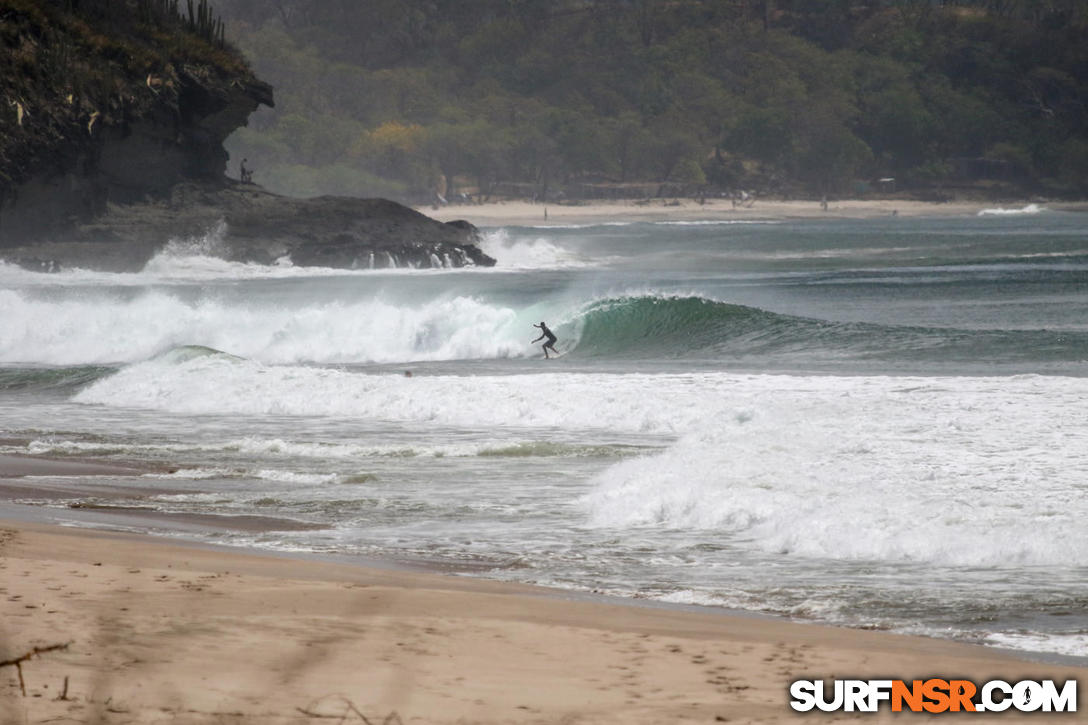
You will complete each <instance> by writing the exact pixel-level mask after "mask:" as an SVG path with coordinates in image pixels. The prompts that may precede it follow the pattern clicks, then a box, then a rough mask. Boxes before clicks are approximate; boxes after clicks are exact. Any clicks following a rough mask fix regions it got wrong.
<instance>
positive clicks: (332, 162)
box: [216, 0, 1088, 200]
mask: <svg viewBox="0 0 1088 725" xmlns="http://www.w3.org/2000/svg"><path fill="white" fill-rule="evenodd" d="M1086 5H1088V3H1085V2H1083V0H1037V1H1035V2H1017V1H1016V0H1004V1H999V0H989V1H975V2H968V1H962V2H955V3H953V2H944V3H936V2H932V1H930V0H915V1H910V0H900V1H899V2H876V1H873V2H847V1H844V0H795V1H793V2H788V1H786V0H779V1H778V2H771V1H770V0H764V1H763V2H746V1H742V0H472V1H469V0H370V1H368V2H356V1H355V0H279V1H278V2H274V3H273V2H266V1H265V0H219V2H217V5H216V8H217V10H219V11H221V12H222V13H223V14H224V17H226V18H227V20H228V35H230V36H232V37H233V38H235V39H236V42H237V43H238V44H239V46H240V47H241V49H242V50H243V51H244V52H245V53H246V55H247V56H248V57H249V58H250V60H251V61H252V62H253V64H254V66H255V69H256V71H257V73H258V75H260V76H261V77H262V78H264V79H265V80H267V81H269V82H271V83H272V84H273V86H275V88H276V93H277V101H278V104H277V108H276V109H275V110H268V111H262V112H261V113H260V114H258V115H257V116H256V117H254V119H253V120H252V122H251V125H250V127H249V128H248V129H243V130H241V131H239V132H238V133H236V134H235V136H233V137H232V138H231V140H230V142H229V146H230V147H231V151H232V154H233V155H234V156H235V158H237V159H240V158H241V157H242V156H245V157H248V158H249V160H250V161H249V165H250V166H251V167H255V168H256V170H257V176H256V180H257V181H258V182H260V183H264V184H266V185H268V186H270V187H271V188H273V189H276V190H280V191H283V192H286V193H293V194H300V195H311V194H318V193H349V194H359V195H374V194H382V195H388V196H394V197H400V198H414V199H416V200H420V199H425V198H428V196H429V195H430V194H432V193H433V192H434V191H442V192H446V193H451V192H453V191H455V190H456V191H460V190H470V191H475V192H478V193H480V194H481V195H483V196H487V195H489V194H493V193H496V192H506V193H520V194H522V195H524V196H530V195H534V194H535V195H538V196H539V195H554V194H555V193H557V192H558V191H559V189H561V188H563V189H565V190H566V193H568V194H571V193H605V192H602V186H601V185H602V184H603V185H604V188H607V189H608V190H609V192H610V193H622V192H617V189H625V188H626V189H627V190H628V191H631V193H635V192H636V191H638V192H639V193H641V192H642V191H643V189H644V188H645V187H644V186H643V187H631V186H627V187H625V186H624V185H632V184H634V183H635V182H653V183H654V184H659V183H663V182H664V183H668V184H671V185H673V186H674V187H686V188H688V189H694V188H697V187H700V186H703V185H706V186H711V187H717V188H720V189H729V188H749V189H759V190H760V191H763V192H777V193H785V194H809V195H819V194H823V193H829V194H830V193H853V192H857V191H860V190H862V189H863V188H864V185H863V183H862V182H871V181H872V180H873V179H878V178H881V177H894V178H895V179H896V185H897V187H898V188H899V189H900V190H903V189H912V190H915V192H916V193H928V194H937V193H940V194H945V193H951V192H955V191H959V192H962V191H963V190H964V189H965V188H970V189H972V190H974V191H975V192H977V193H978V192H981V193H991V194H1001V193H1024V192H1038V193H1046V194H1054V195H1069V196H1071V195H1083V194H1085V193H1086V192H1088V110H1086V103H1088V87H1086V81H1088V9H1086V7H1085V6H1086ZM590 184H597V185H596V186H590ZM451 187H454V188H451Z"/></svg>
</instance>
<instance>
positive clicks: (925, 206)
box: [418, 199, 1088, 227]
mask: <svg viewBox="0 0 1088 725" xmlns="http://www.w3.org/2000/svg"><path fill="white" fill-rule="evenodd" d="M670 203H671V204H672V205H669V204H670ZM1029 203H1030V202H1027V201H1024V202H1014V203H998V202H948V203H933V202H923V201H906V200H894V199H874V200H843V201H830V202H829V203H828V209H827V211H823V210H821V209H820V202H819V201H774V200H762V199H757V200H756V202H755V203H754V204H753V205H752V206H751V207H740V206H738V207H737V208H733V204H732V202H730V201H729V200H727V199H708V200H707V202H706V203H705V204H699V203H697V202H696V201H693V200H691V199H684V200H679V201H678V203H677V202H672V201H670V200H663V199H654V200H651V201H648V202H638V201H615V202H590V203H586V204H569V205H568V204H564V205H557V204H532V203H529V202H527V201H505V202H495V203H488V204H482V205H472V204H451V205H448V206H444V207H440V208H435V207H419V208H418V210H419V211H421V212H423V213H424V214H426V215H428V216H430V217H433V218H435V219H438V220H439V221H451V220H453V219H467V220H468V221H470V222H472V223H473V224H475V225H476V226H481V227H489V226H504V225H560V224H594V223H602V222H617V221H643V222H651V221H668V220H685V221H725V220H757V219H758V220H764V219H770V220H781V219H802V218H813V219H814V218H840V219H843V218H851V219H868V218H876V217H890V216H892V215H893V214H894V215H896V216H902V217H926V216H975V215H977V214H978V212H980V211H982V210H983V209H998V208H1002V209H1022V208H1024V207H1025V206H1027V205H1028V204H1029ZM1039 206H1040V207H1043V208H1048V209H1063V210H1069V211H1085V210H1088V205H1086V204H1085V203H1083V202H1077V203H1056V204H1045V203H1040V204H1039ZM545 210H547V218H545Z"/></svg>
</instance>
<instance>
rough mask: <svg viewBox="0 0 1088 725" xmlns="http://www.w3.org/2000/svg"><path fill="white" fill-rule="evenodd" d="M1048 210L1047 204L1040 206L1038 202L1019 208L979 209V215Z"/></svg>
mask: <svg viewBox="0 0 1088 725" xmlns="http://www.w3.org/2000/svg"><path fill="white" fill-rule="evenodd" d="M1044 211H1046V207H1045V206H1039V205H1038V204H1028V205H1027V206H1024V207H1021V208H1019V209H1005V208H1004V207H997V208H995V209H982V210H981V211H979V213H978V216H1020V215H1031V214H1038V213H1040V212H1044Z"/></svg>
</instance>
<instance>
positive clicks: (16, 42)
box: [0, 0, 494, 271]
mask: <svg viewBox="0 0 1088 725" xmlns="http://www.w3.org/2000/svg"><path fill="white" fill-rule="evenodd" d="M130 6H133V3H128V4H126V3H110V2H106V0H83V1H82V2H81V3H70V2H61V1H60V0H42V2H27V0H0V26H2V27H0V30H2V31H3V32H2V35H3V38H2V39H3V45H0V96H4V97H5V98H6V99H7V102H5V103H3V104H0V258H3V259H5V260H7V261H9V262H14V263H16V264H20V265H22V266H25V267H28V268H32V269H40V270H45V271H55V270H59V269H63V268H65V267H84V268H94V269H104V270H110V271H130V270H138V269H140V268H141V267H142V266H143V265H144V264H145V263H146V262H147V261H148V260H149V259H150V258H151V257H152V256H154V254H155V253H156V252H157V251H158V250H159V249H161V248H162V247H163V246H164V245H165V244H167V243H168V242H169V241H171V240H174V239H184V238H192V237H203V236H205V235H208V234H209V232H212V231H213V230H214V231H215V234H214V237H215V244H214V245H213V247H214V248H213V249H210V250H209V251H211V252H213V253H215V254H217V255H219V256H222V257H224V258H226V259H229V260H232V261H245V262H258V263H271V262H274V261H276V260H279V259H282V258H284V257H288V258H290V260H291V261H292V262H293V263H294V264H297V265H311V266H313V265H319V266H327V267H344V268H359V267H375V268H381V267H390V266H415V267H433V266H463V265H466V264H476V265H491V264H494V260H492V259H491V258H490V257H488V256H487V255H485V254H483V253H482V252H481V251H480V250H479V249H478V248H477V247H476V246H474V242H475V241H476V231H475V229H474V228H473V227H472V226H471V225H469V224H467V223H452V224H443V223H441V222H437V221H434V220H432V219H430V218H428V217H426V216H424V215H422V214H419V213H417V212H415V211H413V210H411V209H408V208H407V207H403V206H401V205H399V204H396V203H394V202H390V201H385V200H381V199H351V198H332V197H322V198H317V199H291V198H286V197H281V196H277V195H275V194H272V193H270V192H268V191H266V190H264V189H262V188H260V187H258V186H255V185H253V184H240V183H237V182H234V181H232V180H230V179H228V178H227V177H226V175H225V170H226V164H227V159H228V156H227V153H226V151H225V150H224V149H223V141H224V140H225V139H226V138H227V136H229V135H230V134H231V133H232V132H233V131H234V130H235V129H237V128H239V127H241V126H244V125H245V124H246V122H247V119H248V118H249V115H250V114H251V113H252V112H253V111H254V110H256V109H257V107H258V106H259V105H261V104H264V105H268V106H271V105H272V103H273V98H272V88H271V87H270V86H269V85H268V84H266V83H263V82H262V81H260V80H259V79H257V78H256V77H255V76H254V75H253V74H252V72H251V71H250V70H249V68H248V67H247V66H246V64H245V62H244V61H243V60H242V58H241V57H240V56H239V55H238V54H237V53H236V52H234V51H232V50H231V49H230V48H228V47H225V46H224V45H223V44H222V43H221V41H220V42H218V43H217V42H216V40H215V38H209V37H205V36H204V35H202V34H201V33H200V32H199V31H198V29H195V28H193V27H190V26H189V25H187V24H186V23H185V21H184V18H182V17H181V16H180V15H178V14H177V11H176V7H175V8H173V9H171V6H170V5H169V4H168V3H161V2H158V3H157V2H153V0H137V2H135V4H134V6H133V7H130Z"/></svg>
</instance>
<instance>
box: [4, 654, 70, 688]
mask: <svg viewBox="0 0 1088 725" xmlns="http://www.w3.org/2000/svg"><path fill="white" fill-rule="evenodd" d="M70 644H72V643H71V642H65V643H64V644H51V645H49V646H47V647H35V648H34V649H32V650H30V651H29V652H27V653H26V654H23V655H20V656H18V657H15V658H13V659H10V660H3V661H2V662H0V667H8V666H11V667H14V668H15V669H16V671H17V672H18V673H19V691H20V692H22V693H23V697H26V683H25V682H23V663H24V662H26V661H27V660H29V659H31V658H32V657H35V656H37V655H40V654H45V653H46V652H53V651H55V650H60V649H68V645H70ZM66 691H67V690H66Z"/></svg>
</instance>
